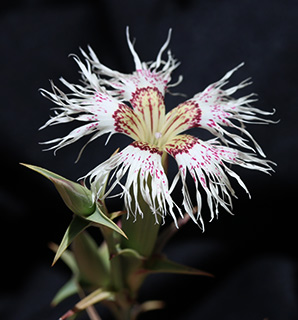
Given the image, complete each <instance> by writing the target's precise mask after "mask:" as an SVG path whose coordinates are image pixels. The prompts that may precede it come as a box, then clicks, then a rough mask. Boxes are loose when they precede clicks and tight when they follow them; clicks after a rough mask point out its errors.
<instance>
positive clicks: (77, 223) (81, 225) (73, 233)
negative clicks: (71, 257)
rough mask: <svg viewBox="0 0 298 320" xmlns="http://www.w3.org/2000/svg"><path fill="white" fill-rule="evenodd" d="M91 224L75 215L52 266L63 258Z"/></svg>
mask: <svg viewBox="0 0 298 320" xmlns="http://www.w3.org/2000/svg"><path fill="white" fill-rule="evenodd" d="M90 224H91V223H90V222H89V221H87V220H85V219H83V218H81V217H79V216H76V215H74V217H73V219H72V221H71V223H70V225H69V226H68V228H67V230H66V232H65V234H64V237H63V239H62V241H61V243H60V245H59V247H58V250H57V252H56V255H55V258H54V261H53V263H52V266H53V265H54V264H55V263H56V262H57V260H58V259H59V258H60V257H61V255H62V254H63V252H65V250H66V249H67V247H68V246H69V245H70V244H71V242H72V241H73V240H74V239H75V238H76V237H77V236H78V235H79V234H80V233H81V232H82V231H84V230H85V229H86V228H87V227H88V226H89V225H90Z"/></svg>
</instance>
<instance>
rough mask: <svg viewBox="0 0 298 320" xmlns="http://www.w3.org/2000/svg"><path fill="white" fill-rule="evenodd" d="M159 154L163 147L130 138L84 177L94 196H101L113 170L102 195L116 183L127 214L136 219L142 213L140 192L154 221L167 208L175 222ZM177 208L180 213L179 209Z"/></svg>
mask: <svg viewBox="0 0 298 320" xmlns="http://www.w3.org/2000/svg"><path fill="white" fill-rule="evenodd" d="M161 157H162V151H160V150H159V149H157V148H154V147H151V146H150V145H148V144H146V143H142V142H133V143H132V144H131V145H129V146H128V147H126V148H125V149H124V150H122V151H121V152H119V153H116V154H115V155H113V156H112V157H111V158H109V159H108V160H106V161H105V162H103V163H102V164H100V165H99V166H98V167H96V168H95V169H93V170H92V171H91V172H89V173H88V175H87V176H86V177H85V179H86V178H88V179H89V181H90V184H91V190H92V192H93V196H94V200H95V199H98V198H99V197H100V194H102V189H103V188H104V187H105V183H104V181H106V179H107V176H108V175H109V174H111V173H112V172H113V173H112V176H111V177H110V179H109V185H108V186H107V191H106V193H105V194H104V196H103V198H102V199H104V198H106V197H108V196H111V195H112V193H113V190H114V189H115V187H116V186H117V185H119V186H120V187H121V188H122V192H121V194H120V195H121V196H123V197H124V203H125V207H126V209H127V211H128V214H129V215H132V216H133V217H134V218H135V219H136V218H137V216H139V215H140V216H142V215H143V212H142V209H141V206H140V204H139V200H140V195H141V196H142V199H143V200H144V201H145V202H146V203H147V204H148V206H149V207H150V209H151V211H152V213H153V214H154V215H155V216H156V222H157V223H158V216H161V217H162V218H163V219H164V216H165V214H166V212H170V214H171V216H172V218H173V219H174V221H175V223H177V219H176V217H175V214H174V211H173V209H174V207H176V205H175V203H174V201H173V199H172V198H171V196H170V192H169V187H168V180H167V177H166V174H165V172H164V169H163V166H162V162H161ZM113 196H114V195H113ZM118 196H119V195H118ZM178 211H179V212H180V214H181V211H180V210H179V209H178Z"/></svg>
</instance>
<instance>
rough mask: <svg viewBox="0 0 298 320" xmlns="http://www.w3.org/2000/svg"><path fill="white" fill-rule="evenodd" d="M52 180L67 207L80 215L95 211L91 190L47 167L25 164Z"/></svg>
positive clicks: (87, 214)
mask: <svg viewBox="0 0 298 320" xmlns="http://www.w3.org/2000/svg"><path fill="white" fill-rule="evenodd" d="M23 165H24V166H26V167H28V168H29V169H32V170H34V171H36V172H38V173H40V174H42V175H43V176H45V177H46V178H47V179H49V180H50V181H52V182H53V183H54V185H55V187H56V189H57V190H58V192H59V194H60V196H61V198H62V199H63V201H64V203H65V204H66V205H67V207H68V208H69V209H70V210H71V211H72V212H73V213H75V214H77V215H78V216H83V217H87V216H89V215H91V214H92V213H94V212H95V210H96V205H95V203H94V202H93V201H92V195H91V191H90V190H89V189H87V188H86V187H84V186H82V185H80V184H79V183H77V182H73V181H70V180H68V179H65V178H63V177H61V176H59V175H58V174H56V173H53V172H51V171H48V170H46V169H43V168H40V167H36V166H32V165H28V164H23Z"/></svg>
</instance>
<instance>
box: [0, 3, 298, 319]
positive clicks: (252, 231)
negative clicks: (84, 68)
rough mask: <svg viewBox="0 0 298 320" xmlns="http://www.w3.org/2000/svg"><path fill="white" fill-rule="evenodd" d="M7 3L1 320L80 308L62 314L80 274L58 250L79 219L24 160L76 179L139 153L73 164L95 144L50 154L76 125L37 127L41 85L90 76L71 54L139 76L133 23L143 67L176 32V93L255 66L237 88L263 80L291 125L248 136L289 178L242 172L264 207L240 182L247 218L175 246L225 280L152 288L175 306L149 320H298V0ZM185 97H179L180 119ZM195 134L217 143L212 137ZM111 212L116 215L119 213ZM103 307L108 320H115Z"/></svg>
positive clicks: (270, 102) (44, 111)
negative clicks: (48, 145) (64, 290)
mask: <svg viewBox="0 0 298 320" xmlns="http://www.w3.org/2000/svg"><path fill="white" fill-rule="evenodd" d="M1 6H2V10H1V16H0V44H1V51H0V64H1V67H0V71H1V76H0V79H1V84H0V90H1V91H0V93H1V94H0V103H1V116H0V136H1V149H0V150H1V185H0V206H1V211H0V215H1V216H0V219H1V225H0V226H1V233H0V234H1V238H0V241H1V269H2V272H1V276H2V277H1V278H2V279H1V282H0V283H1V293H0V318H1V319H8V320H35V319H46V320H52V319H57V318H58V317H59V316H60V315H61V313H63V312H65V311H66V310H67V309H68V308H69V307H71V306H72V305H73V303H75V301H76V298H74V299H70V300H68V301H66V302H63V303H62V304H61V305H60V306H58V307H57V308H56V309H51V308H50V307H49V303H50V301H51V299H52V297H53V295H54V294H55V292H56V291H57V290H58V289H59V288H60V286H61V285H62V284H63V283H64V282H65V281H66V280H67V279H68V278H69V276H70V275H69V273H68V270H67V269H66V268H65V267H64V266H63V265H62V263H58V264H57V266H55V267H54V268H50V264H51V259H52V258H53V254H52V253H51V252H50V250H49V249H48V248H47V244H48V242H50V241H54V242H59V241H60V240H61V238H62V236H63V233H64V231H65V229H66V227H67V225H68V223H69V221H70V219H71V215H70V213H69V212H68V210H67V209H66V208H65V207H64V204H63V203H62V200H60V199H59V196H58V194H57V193H56V191H55V189H54V187H53V186H52V185H51V184H50V182H48V181H46V180H45V179H43V178H42V177H40V176H38V175H37V174H36V173H33V172H30V171H29V170H28V169H26V168H24V167H21V166H20V165H19V162H25V163H30V164H35V165H39V166H42V167H45V168H47V169H49V170H52V171H54V172H57V173H59V174H61V175H63V176H65V177H67V178H69V179H73V180H76V179H77V178H79V177H81V176H83V175H84V174H86V173H87V172H88V171H89V170H91V169H92V168H93V167H94V166H95V165H97V164H99V163H100V162H102V161H103V160H105V159H106V158H107V157H108V156H109V155H110V154H111V152H113V151H114V150H115V149H116V148H117V147H124V146H125V145H126V144H127V143H128V140H126V138H123V137H121V138H120V137H119V136H114V137H112V139H111V141H110V142H109V144H108V146H107V147H104V142H105V138H106V137H103V138H100V139H98V140H97V141H96V142H94V143H92V144H91V145H90V146H89V147H88V148H87V149H86V151H85V153H84V154H83V156H82V158H81V160H80V161H79V163H78V164H74V161H75V159H76V156H77V154H78V152H79V150H80V147H81V146H82V144H83V142H82V143H80V142H78V143H76V144H74V145H72V146H69V147H67V148H65V149H62V150H61V151H58V153H57V155H56V156H54V155H53V153H52V152H42V148H43V147H42V146H41V145H39V142H41V141H46V140H49V139H52V138H55V137H58V136H63V135H65V134H66V133H67V132H68V131H69V128H68V127H67V126H61V127H60V126H57V127H54V128H50V129H45V130H43V131H38V128H39V127H40V126H41V125H43V124H44V122H45V121H46V120H47V119H48V117H49V114H50V108H51V107H52V104H51V102H50V101H48V100H46V99H44V98H42V97H41V95H40V94H39V92H38V89H39V88H41V87H42V88H46V89H50V84H49V81H48V80H49V79H53V80H54V81H55V82H56V83H57V84H58V82H59V81H58V79H59V77H60V76H63V77H65V78H66V79H67V80H68V81H70V82H76V81H77V79H78V73H77V67H76V65H75V63H74V62H73V60H72V59H71V58H68V54H70V53H76V54H79V47H82V48H84V49H86V47H87V45H88V44H90V45H91V46H92V48H93V50H94V51H95V52H96V53H97V55H98V57H99V58H100V60H101V62H102V63H104V64H105V65H108V66H109V67H111V68H113V69H116V70H120V71H122V72H127V73H130V72H131V71H132V70H133V67H134V65H133V60H132V58H131V56H130V53H129V50H128V48H127V44H126V39H125V27H126V26H127V25H128V26H129V27H130V33H131V36H132V37H135V38H136V45H135V47H136V50H137V52H138V53H139V55H140V57H141V59H142V60H143V61H149V60H152V59H154V58H155V56H156V54H157V52H158V50H159V48H160V47H161V45H162V44H163V43H164V41H165V39H166V37H167V33H168V29H169V28H170V27H171V28H173V35H172V39H171V43H170V48H171V50H172V52H173V54H174V55H175V57H176V58H177V59H178V60H180V61H181V62H182V64H181V66H180V67H179V69H178V70H177V71H175V73H174V75H173V77H174V81H175V79H177V78H178V76H179V75H180V74H182V75H183V76H184V80H183V82H182V83H181V84H180V85H179V87H177V88H175V91H178V92H183V93H186V94H187V96H188V97H191V96H192V95H194V94H195V93H197V92H199V91H201V90H202V89H204V88H205V87H206V86H207V85H208V84H210V83H211V82H214V81H216V80H218V79H220V77H221V76H222V75H223V74H224V73H225V72H227V71H228V70H230V69H232V68H233V67H235V66H236V65H238V64H239V63H240V62H242V61H244V62H245V66H244V67H243V68H241V69H240V70H239V71H238V72H237V73H236V74H235V76H234V77H233V79H232V83H233V84H237V83H239V82H240V81H241V80H243V79H245V78H247V77H250V76H251V77H253V81H254V82H253V84H252V85H251V86H250V87H249V88H245V89H243V90H242V93H240V94H241V95H244V94H248V93H250V92H256V93H258V98H259V101H258V102H257V103H255V106H256V107H259V108H261V109H264V110H267V111H270V110H272V108H275V109H276V110H277V112H276V114H275V115H274V116H273V119H274V120H277V119H280V122H279V123H278V124H276V125H270V126H256V125H250V126H249V131H250V132H251V133H252V134H253V136H254V137H255V138H256V139H257V141H258V142H259V143H260V145H261V146H262V147H263V149H264V151H265V153H266V154H267V157H268V158H269V159H271V160H273V161H274V162H276V163H277V164H278V166H277V167H276V173H274V174H273V175H272V176H267V175H264V174H262V173H259V172H254V171H249V170H244V169H243V170H242V169H241V170H240V169H239V168H234V169H235V171H236V172H237V173H239V174H240V175H241V177H242V178H243V180H244V182H245V183H246V185H247V187H248V189H249V190H250V192H251V195H252V199H251V200H249V199H248V197H247V195H246V194H245V192H244V191H243V190H241V189H240V188H238V187H237V186H236V183H234V184H233V185H234V187H235V189H236V190H237V194H238V198H239V199H238V200H236V199H235V201H234V210H233V212H234V214H235V215H234V216H231V215H229V214H228V213H226V212H224V210H221V212H220V215H219V219H218V220H216V221H213V222H212V223H207V222H206V232H205V233H201V231H200V229H198V228H197V227H196V226H195V225H193V224H191V223H190V224H189V225H187V226H186V227H185V228H184V229H182V230H180V231H179V233H178V235H177V236H176V237H175V238H174V239H173V241H172V243H171V244H170V245H169V246H168V247H167V250H166V251H167V253H168V255H169V256H170V257H171V258H173V259H175V260H176V261H179V262H183V263H185V264H189V265H191V266H193V267H197V268H200V269H204V270H206V271H209V272H212V273H213V274H214V275H215V278H214V279H209V278H203V277H193V276H171V275H162V276H154V277H151V278H149V279H148V281H147V282H146V283H145V286H144V288H143V290H142V292H141V299H142V300H144V299H164V300H165V301H166V303H167V308H166V309H165V310H163V311H157V312H152V313H150V314H149V313H148V314H147V315H145V316H143V317H142V319H152V318H154V319H169V318H171V319H200V320H207V319H208V320H209V319H210V320H211V319H212V320H213V319H221V320H234V319H235V320H236V319H237V320H245V319H247V320H263V319H269V320H286V319H298V311H297V252H296V250H297V236H296V229H297V227H296V225H297V219H296V216H297V204H296V200H297V138H298V135H297V124H296V122H297V118H296V117H297V108H298V94H297V90H298V77H297V74H298V63H297V57H298V23H297V20H298V2H297V1H294V0H293V1H291V0H280V1H276V0H271V1H269V0H263V1H262V0H243V1H239V0H227V1H220V0H209V1H194V0H193V1H192V0H176V1H173V0H172V1H170V0H164V1H157V0H150V1H149V0H146V1H132V0H126V1H116V0H106V1H37V0H36V1H33V0H32V1H14V2H13V1H12V2H9V4H8V3H7V4H6V5H4V4H2V5H1ZM182 100H183V98H181V97H168V98H167V100H166V103H167V107H168V109H170V108H172V107H174V106H175V105H177V103H179V102H181V101H182ZM192 133H193V134H196V135H197V136H201V137H204V133H203V132H202V131H199V130H198V131H196V132H192ZM233 182H234V181H233ZM177 201H179V190H177ZM110 205H111V209H114V208H115V209H117V205H118V203H117V202H116V203H115V201H114V202H112V203H111V204H110ZM206 207H207V205H205V209H204V210H203V214H204V217H205V221H208V214H209V213H208V210H207V208H206ZM118 209H119V208H118ZM100 310H101V309H100ZM101 311H102V312H103V320H105V319H109V315H108V314H106V311H105V310H101ZM82 319H84V316H83V317H82ZM85 319H86V318H85Z"/></svg>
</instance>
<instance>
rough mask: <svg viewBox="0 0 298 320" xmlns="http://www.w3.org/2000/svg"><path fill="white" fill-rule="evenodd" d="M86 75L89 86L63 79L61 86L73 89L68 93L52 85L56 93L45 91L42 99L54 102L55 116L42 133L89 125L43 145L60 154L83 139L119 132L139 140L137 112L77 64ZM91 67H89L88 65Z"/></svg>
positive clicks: (88, 70)
mask: <svg viewBox="0 0 298 320" xmlns="http://www.w3.org/2000/svg"><path fill="white" fill-rule="evenodd" d="M76 61H77V63H78V65H79V66H80V69H81V72H82V78H83V79H84V81H85V82H86V83H85V86H81V85H77V84H71V83H69V82H67V81H66V80H65V79H63V78H61V79H60V80H61V82H62V83H63V84H64V85H65V86H66V87H67V88H68V89H69V91H70V93H67V94H66V93H64V92H63V91H62V90H60V89H59V88H58V87H57V86H55V85H54V84H53V83H52V91H53V92H48V91H46V90H44V89H41V93H42V95H44V96H46V97H47V98H49V99H50V100H51V101H52V102H54V103H55V104H56V105H57V107H56V108H55V115H54V116H53V117H51V118H50V119H49V120H48V121H47V122H46V123H45V125H44V126H42V127H41V129H43V128H45V127H47V126H51V125H56V124H61V123H67V122H73V121H75V122H78V123H85V124H84V125H79V126H78V127H77V128H76V129H74V130H72V131H71V132H70V133H69V134H67V135H66V136H65V137H61V138H56V139H53V140H50V141H47V142H44V143H43V144H54V146H52V147H50V148H49V149H55V150H58V149H60V148H62V147H64V146H67V145H69V144H71V143H74V142H75V141H77V140H79V139H80V138H82V137H84V136H87V135H90V134H92V137H91V138H90V140H89V141H88V143H89V142H91V141H93V140H94V139H96V138H98V137H99V136H101V135H103V134H106V133H109V134H113V133H116V132H119V133H124V134H126V135H128V136H130V137H131V138H132V139H134V140H137V139H139V138H140V137H139V135H138V132H137V128H138V127H139V126H140V123H139V121H138V119H137V117H136V115H135V114H134V112H133V110H132V109H131V108H130V107H128V106H127V105H125V104H123V103H122V102H121V101H119V100H118V99H116V98H115V97H113V96H111V95H110V94H109V93H108V92H107V90H106V89H105V88H103V87H101V86H100V85H99V82H97V81H96V76H95V74H93V73H92V72H91V70H90V65H89V67H85V66H84V65H83V64H82V63H81V62H80V61H79V60H76ZM87 66H88V64H87Z"/></svg>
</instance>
